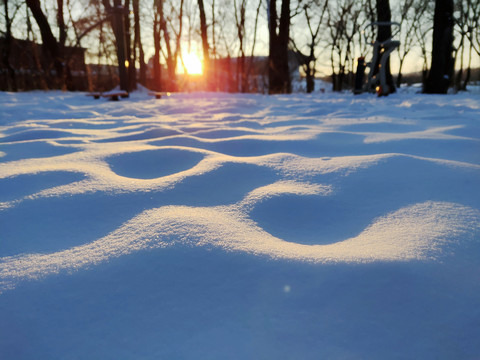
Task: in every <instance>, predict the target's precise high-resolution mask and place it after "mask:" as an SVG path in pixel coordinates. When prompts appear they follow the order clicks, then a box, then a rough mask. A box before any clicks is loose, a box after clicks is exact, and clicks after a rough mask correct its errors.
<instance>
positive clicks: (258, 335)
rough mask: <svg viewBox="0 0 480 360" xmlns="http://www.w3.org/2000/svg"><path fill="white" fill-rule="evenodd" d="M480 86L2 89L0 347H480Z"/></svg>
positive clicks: (140, 353) (225, 352)
mask: <svg viewBox="0 0 480 360" xmlns="http://www.w3.org/2000/svg"><path fill="white" fill-rule="evenodd" d="M479 185H480V97H479V94H478V93H477V92H471V93H462V94H456V95H447V96H435V95H430V96H427V95H423V94H416V93H415V92H414V91H411V90H410V89H406V90H402V91H399V93H397V94H394V95H391V96H389V97H386V98H377V97H374V96H372V95H369V94H363V95H359V96H353V95H351V94H334V93H329V92H327V93H314V94H311V95H305V94H292V95H288V96H287V95H285V96H265V95H250V94H248V95H246V94H245V95H242V94H224V93H178V94H172V95H171V96H170V97H168V98H165V99H163V98H162V99H160V100H157V99H154V98H153V97H151V96H149V95H148V92H146V91H140V92H136V93H133V94H132V95H131V96H130V98H129V99H121V100H120V101H118V102H114V101H106V100H105V99H100V100H94V99H92V98H90V97H87V96H84V94H80V93H62V92H54V91H51V92H27V93H1V94H0V318H1V319H2V320H1V321H0V358H1V359H87V358H89V359H293V358H294V359H413V358H417V359H420V358H421V359H474V358H477V357H478V356H479V354H480V343H479V342H478V338H479V337H480V311H479V308H478V304H479V303H480V281H479V280H480V257H479V256H478V254H479V250H480V244H479V241H478V240H479V235H480V191H479Z"/></svg>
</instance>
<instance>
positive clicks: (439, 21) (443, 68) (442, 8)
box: [423, 0, 454, 94]
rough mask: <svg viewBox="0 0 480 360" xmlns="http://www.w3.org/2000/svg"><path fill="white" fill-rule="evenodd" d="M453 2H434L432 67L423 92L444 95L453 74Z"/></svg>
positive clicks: (445, 0) (439, 0) (438, 0)
mask: <svg viewBox="0 0 480 360" xmlns="http://www.w3.org/2000/svg"><path fill="white" fill-rule="evenodd" d="M452 52H453V0H436V1H435V16H434V22H433V44H432V66H431V68H430V72H429V74H428V78H427V83H426V84H425V88H424V89H423V91H424V92H425V93H427V94H446V93H447V91H448V87H449V85H450V83H451V81H452V73H453V66H454V62H453V56H452Z"/></svg>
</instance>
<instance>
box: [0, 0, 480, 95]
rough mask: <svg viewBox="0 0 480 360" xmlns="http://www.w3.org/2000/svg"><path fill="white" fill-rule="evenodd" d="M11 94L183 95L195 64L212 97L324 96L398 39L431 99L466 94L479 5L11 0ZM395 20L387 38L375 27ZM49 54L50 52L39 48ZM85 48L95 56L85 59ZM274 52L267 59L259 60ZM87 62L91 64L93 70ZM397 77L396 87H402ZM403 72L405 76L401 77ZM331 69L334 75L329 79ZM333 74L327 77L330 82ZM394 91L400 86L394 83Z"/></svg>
mask: <svg viewBox="0 0 480 360" xmlns="http://www.w3.org/2000/svg"><path fill="white" fill-rule="evenodd" d="M1 4H2V7H1V17H0V50H1V61H0V89H2V90H9V91H16V90H23V89H27V88H32V87H37V88H38V87H40V88H61V89H67V90H79V89H81V90H84V89H86V88H88V89H90V90H96V89H104V88H108V87H111V86H114V85H117V84H119V85H120V87H121V88H122V89H126V90H133V89H134V88H135V87H136V86H137V84H142V85H144V86H146V87H148V88H150V89H155V90H168V91H176V90H183V89H184V86H185V84H184V83H182V81H184V79H183V78H182V77H180V76H179V75H178V74H177V73H178V69H179V68H182V67H183V68H185V64H184V55H185V54H186V53H188V52H191V51H196V52H199V53H201V55H202V56H203V64H204V76H203V79H204V80H203V82H202V84H201V88H202V89H205V90H228V91H238V92H253V91H260V92H269V93H288V92H291V90H292V85H291V79H292V76H293V74H292V72H294V71H296V70H297V69H298V68H299V67H300V68H301V73H302V75H303V76H304V77H305V79H306V80H305V81H306V83H305V84H306V85H305V88H306V90H307V91H308V92H310V91H313V90H314V81H313V80H314V78H315V77H316V76H317V75H319V74H318V69H319V68H322V69H328V72H329V76H330V78H331V80H332V83H333V88H334V90H343V89H346V88H351V87H352V86H353V84H354V74H355V71H356V69H355V68H356V59H357V58H359V57H366V58H369V57H371V52H372V46H371V43H372V42H373V41H375V40H378V39H380V38H383V39H384V38H385V36H387V37H388V36H389V35H390V36H391V35H392V30H393V34H394V33H395V31H394V29H393V28H394V27H398V28H399V29H400V31H399V32H398V34H396V35H395V38H396V40H399V41H400V46H399V48H398V49H397V51H395V52H394V53H392V55H391V57H397V59H396V62H395V63H396V64H398V66H396V68H395V70H396V71H395V74H394V75H395V78H396V85H397V86H399V85H400V83H401V82H402V77H403V75H402V73H403V70H404V64H405V63H406V62H407V61H409V60H410V63H412V62H413V63H417V64H418V63H420V64H421V67H422V82H423V84H424V90H425V91H426V92H446V91H447V89H448V87H449V86H454V87H455V88H456V89H457V90H461V89H465V88H466V84H467V83H468V82H469V81H470V80H471V74H472V72H471V68H472V64H474V63H475V61H477V63H478V59H479V57H480V24H479V21H480V20H479V18H480V0H455V1H453V0H436V1H432V0H400V1H395V2H393V1H392V2H389V1H388V0H3V1H1ZM378 21H381V22H383V23H385V22H390V21H391V22H395V23H398V24H394V25H392V27H389V28H388V29H387V30H385V31H386V32H385V31H383V32H384V34H382V30H379V28H378V27H375V26H369V25H370V24H372V23H375V22H378ZM39 44H41V45H39ZM82 49H86V50H85V51H84V50H82ZM259 54H263V55H264V57H259V56H258V55H259ZM85 62H86V63H88V64H89V65H88V66H86V65H85ZM389 67H390V65H389V64H388V69H387V70H388V72H389V78H390V79H391V80H390V81H391V82H393V81H394V80H393V79H394V77H392V76H391V74H390V69H389ZM397 70H398V72H397ZM324 71H325V70H324ZM322 75H324V74H322ZM392 85H393V86H394V84H392Z"/></svg>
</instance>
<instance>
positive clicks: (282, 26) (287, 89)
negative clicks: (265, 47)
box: [268, 0, 292, 94]
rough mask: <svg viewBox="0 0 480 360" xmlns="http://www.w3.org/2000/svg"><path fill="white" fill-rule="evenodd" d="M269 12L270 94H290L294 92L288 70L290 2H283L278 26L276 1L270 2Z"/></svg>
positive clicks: (270, 0) (287, 0) (271, 0)
mask: <svg viewBox="0 0 480 360" xmlns="http://www.w3.org/2000/svg"><path fill="white" fill-rule="evenodd" d="M269 11H270V13H269V24H268V25H269V54H268V92H269V94H289V93H291V92H292V84H291V79H290V71H289V68H288V42H289V40H290V0H282V7H281V14H280V22H279V25H278V26H277V21H278V17H277V9H276V0H269ZM277 30H278V31H277Z"/></svg>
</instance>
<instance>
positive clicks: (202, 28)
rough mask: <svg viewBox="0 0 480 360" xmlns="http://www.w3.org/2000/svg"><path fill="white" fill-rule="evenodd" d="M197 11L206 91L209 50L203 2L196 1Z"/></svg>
mask: <svg viewBox="0 0 480 360" xmlns="http://www.w3.org/2000/svg"><path fill="white" fill-rule="evenodd" d="M198 9H199V10H200V34H201V36H202V47H203V76H204V77H205V79H206V80H207V89H209V86H208V82H209V76H210V54H209V52H210V50H209V46H208V33H207V18H206V16H205V6H204V5H203V0H198Z"/></svg>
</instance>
